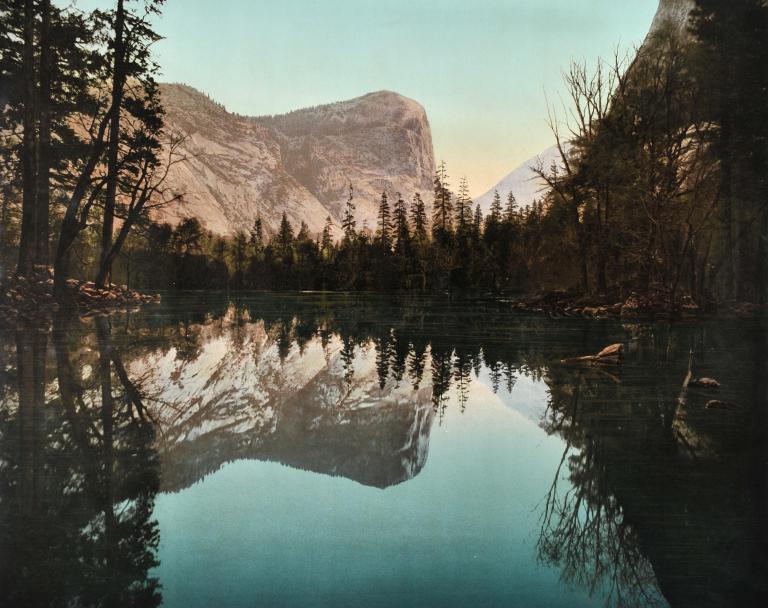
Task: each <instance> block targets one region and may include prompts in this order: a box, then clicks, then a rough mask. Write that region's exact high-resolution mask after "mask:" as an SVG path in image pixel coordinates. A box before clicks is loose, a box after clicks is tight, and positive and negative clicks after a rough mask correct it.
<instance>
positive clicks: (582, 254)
mask: <svg viewBox="0 0 768 608" xmlns="http://www.w3.org/2000/svg"><path fill="white" fill-rule="evenodd" d="M571 219H572V221H573V228H574V230H575V231H576V241H577V242H578V245H579V266H580V270H581V290H582V291H583V292H584V293H589V272H588V270H587V239H586V235H585V234H584V230H583V226H582V224H581V218H580V217H579V204H578V202H577V201H576V197H575V196H574V197H572V198H571Z"/></svg>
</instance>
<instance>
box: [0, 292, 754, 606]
mask: <svg viewBox="0 0 768 608" xmlns="http://www.w3.org/2000/svg"><path fill="white" fill-rule="evenodd" d="M767 338H768V334H766V330H765V327H764V325H763V324H762V323H761V322H759V321H744V320H742V321H722V320H720V321H696V322H681V323H677V324H671V325H670V324H644V323H633V324H627V323H625V324H621V323H619V322H616V321H584V320H573V319H546V318H540V317H530V316H521V315H519V314H514V313H512V312H510V311H509V310H508V307H506V306H504V305H503V304H500V303H496V302H488V301H468V302H458V303H457V302H453V303H451V302H447V301H445V300H438V299H435V300H431V299H424V298H421V299H396V298H381V297H375V296H351V295H343V294H336V295H330V294H253V295H238V296H224V295H215V296H211V295H206V296H204V295H202V294H188V295H183V296H179V295H168V296H166V297H165V298H164V301H163V304H161V305H157V306H154V307H147V308H145V309H143V310H141V311H137V312H133V313H129V314H119V315H113V316H110V317H92V318H88V319H71V318H58V319H55V321H54V323H53V325H52V327H50V328H44V329H40V328H38V329H33V328H18V329H17V330H12V331H4V332H2V333H1V334H0V605H3V606H6V605H7V606H19V607H23V606H105V607H113V606H115V607H119V606H126V607H128V606H158V605H163V606H169V607H174V608H175V607H180V608H181V607H183V608H186V607H198V606H200V607H203V606H216V607H230V606H231V607H244V608H245V607H261V606H265V607H280V606H286V607H288V606H302V607H303V606H308V607H315V606H316V607H334V608H335V607H343V606H350V607H352V606H355V607H357V606H376V607H378V606H381V607H384V606H387V607H389V606H398V607H400V606H403V607H410V606H413V607H431V606H441V607H453V606H457V607H458V606H462V607H463V606H542V607H560V606H562V607H579V606H673V607H678V606H691V607H693V606H697V607H698V606H718V607H719V606H763V605H766V604H765V600H766V566H765V564H766V541H767V540H768V534H767V532H766V527H767V525H768V522H767V520H768V511H767V507H766V504H767V503H766V470H767V469H766V454H767V453H768V450H767V449H766V401H765V396H766V375H767V374H766V367H765V362H766V357H767V351H768V344H767ZM615 342H621V343H622V344H624V346H625V351H626V356H625V361H624V364H623V365H622V366H621V367H604V368H597V367H583V366H582V367H577V366H567V365H563V364H561V363H560V360H561V359H563V358H565V357H572V356H575V355H583V354H591V353H595V352H597V351H599V350H600V349H601V348H603V347H604V346H606V345H608V344H612V343H615ZM691 353H693V358H692V360H693V371H694V375H697V376H701V377H703V376H710V377H715V378H717V379H718V380H719V381H720V382H721V384H722V386H721V388H720V389H719V390H716V391H707V390H705V389H696V388H689V389H687V390H684V389H683V388H682V384H683V379H684V377H685V376H686V373H687V370H688V365H689V360H690V359H691Z"/></svg>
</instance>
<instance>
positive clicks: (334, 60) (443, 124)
mask: <svg viewBox="0 0 768 608" xmlns="http://www.w3.org/2000/svg"><path fill="white" fill-rule="evenodd" d="M76 3H77V5H78V6H80V7H82V8H91V7H93V6H102V7H103V6H105V5H107V6H109V5H111V4H112V3H111V2H110V1H109V0H77V2H76ZM657 5H658V0H279V1H278V0H216V1H211V0H166V4H165V9H164V13H163V16H162V17H161V18H160V19H159V20H158V21H157V25H156V28H157V31H158V32H159V33H160V34H162V35H163V36H164V37H165V40H163V41H162V42H160V43H159V44H158V45H157V51H156V52H157V58H158V60H159V63H160V65H161V66H162V72H163V74H162V78H161V79H162V80H163V81H166V82H183V83H185V84H188V85H190V86H193V87H195V88H197V89H199V90H201V91H203V92H205V93H207V94H208V95H210V96H211V97H212V98H213V99H215V100H216V101H219V102H221V103H223V104H224V105H225V106H226V108H227V109H228V110H230V111H233V112H237V113H239V114H244V115H252V116H259V115H263V114H282V113H284V112H288V111H291V110H294V109H298V108H303V107H307V106H313V105H317V104H322V103H330V102H334V101H340V100H344V99H350V98H353V97H358V96H360V95H364V94H365V93H369V92H372V91H379V90H390V91H395V92H397V93H400V94H402V95H405V96H407V97H410V98H412V99H415V100H416V101H418V102H419V103H420V104H421V105H423V106H424V108H425V109H426V111H427V116H428V118H429V121H430V124H431V127H432V138H433V142H434V147H435V157H436V159H437V160H438V162H439V161H440V160H445V162H446V163H447V165H448V170H449V174H450V175H451V176H452V177H453V178H454V180H456V181H458V177H460V176H462V175H464V176H466V177H467V179H468V180H469V184H470V189H471V192H472V194H473V195H475V196H477V195H480V194H482V193H484V192H485V191H486V190H488V189H489V188H490V187H492V186H493V185H494V184H495V183H496V182H498V181H499V180H500V179H501V178H502V177H504V176H505V175H506V174H507V173H509V172H510V171H511V170H512V169H514V168H516V167H517V166H519V165H520V164H521V163H522V162H524V161H526V160H527V159H529V158H531V157H532V156H535V155H536V154H538V153H540V152H542V151H543V150H545V149H546V148H548V147H549V146H550V145H551V144H552V143H553V142H552V137H551V134H550V133H549V130H548V127H547V124H546V117H547V111H546V101H545V100H546V99H549V100H550V102H552V101H555V102H556V101H557V100H558V98H559V96H560V95H561V94H562V91H563V85H562V70H563V69H565V68H566V67H567V66H568V64H569V63H570V61H571V60H572V59H584V60H586V61H587V62H590V63H591V62H594V61H595V60H596V59H597V58H598V57H601V56H602V57H609V56H610V55H611V54H612V53H613V51H614V50H615V49H616V48H617V47H620V48H622V49H628V48H631V47H632V46H633V45H637V44H639V43H641V42H642V40H643V38H644V36H645V34H646V32H647V31H648V28H649V26H650V24H651V21H652V19H653V15H654V13H655V11H656V8H657Z"/></svg>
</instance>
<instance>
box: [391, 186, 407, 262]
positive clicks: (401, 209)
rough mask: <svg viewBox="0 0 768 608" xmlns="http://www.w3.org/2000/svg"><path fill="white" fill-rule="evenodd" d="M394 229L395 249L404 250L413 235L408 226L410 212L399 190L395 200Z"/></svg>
mask: <svg viewBox="0 0 768 608" xmlns="http://www.w3.org/2000/svg"><path fill="white" fill-rule="evenodd" d="M392 229H393V231H394V237H395V249H396V250H397V251H400V252H402V251H404V249H405V245H406V244H407V242H408V240H409V239H410V236H411V235H410V230H409V228H408V212H407V210H406V208H405V201H404V200H403V196H402V195H401V194H400V193H399V192H398V193H397V201H395V209H394V214H393V218H392Z"/></svg>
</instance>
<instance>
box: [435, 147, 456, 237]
mask: <svg viewBox="0 0 768 608" xmlns="http://www.w3.org/2000/svg"><path fill="white" fill-rule="evenodd" d="M452 211H453V206H452V204H451V191H450V189H449V185H448V172H447V170H446V168H445V161H443V162H441V163H440V166H439V167H438V169H437V173H436V174H435V204H434V210H433V221H432V230H433V232H434V233H435V234H436V235H437V234H442V235H447V234H449V233H450V232H451V229H452V223H451V212H452Z"/></svg>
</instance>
